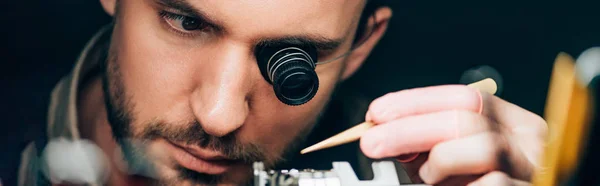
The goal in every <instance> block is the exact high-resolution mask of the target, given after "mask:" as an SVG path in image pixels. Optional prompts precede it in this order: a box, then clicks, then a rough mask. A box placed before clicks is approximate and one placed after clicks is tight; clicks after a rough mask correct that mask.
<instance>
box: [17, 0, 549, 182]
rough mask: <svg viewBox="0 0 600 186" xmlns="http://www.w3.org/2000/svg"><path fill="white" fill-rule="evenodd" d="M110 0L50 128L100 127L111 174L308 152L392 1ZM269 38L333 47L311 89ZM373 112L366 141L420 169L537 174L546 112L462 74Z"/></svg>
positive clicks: (390, 97) (26, 175) (201, 178)
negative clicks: (260, 55)
mask: <svg viewBox="0 0 600 186" xmlns="http://www.w3.org/2000/svg"><path fill="white" fill-rule="evenodd" d="M100 2H101V4H102V6H103V8H104V10H105V11H106V12H107V13H108V14H110V15H111V16H113V17H114V22H113V24H112V25H110V27H108V28H105V29H104V30H103V31H101V32H100V33H99V34H98V35H97V36H96V37H94V38H93V39H92V41H91V42H90V43H89V45H88V46H87V47H86V49H85V50H84V52H83V54H82V56H81V57H80V60H79V61H78V62H77V64H76V66H75V68H74V70H73V72H72V74H71V75H70V76H67V77H66V78H65V79H63V80H62V81H61V82H60V83H59V84H58V85H57V87H56V88H55V90H54V92H53V95H52V103H51V107H50V113H49V126H48V135H49V136H48V137H49V138H50V139H53V138H59V137H66V138H67V139H70V140H71V139H72V140H76V139H88V140H91V141H93V142H94V143H95V144H96V145H97V146H98V147H99V148H100V149H101V150H102V151H103V153H104V154H105V155H106V157H107V158H108V160H107V162H108V163H107V164H108V167H109V168H108V169H109V170H110V175H109V176H108V178H107V181H106V182H107V183H106V184H107V185H135V184H142V185H147V184H151V183H159V184H164V185H240V184H244V183H247V181H248V180H249V179H250V178H251V171H250V170H251V169H250V168H251V167H250V166H251V162H253V161H263V162H265V163H266V165H269V166H275V165H279V164H281V163H282V162H294V161H298V160H299V159H300V160H301V157H297V156H294V154H297V153H298V147H301V146H304V145H306V144H299V143H301V142H302V141H304V139H307V136H308V135H309V134H311V132H312V134H314V133H316V132H322V131H323V130H317V129H315V128H316V127H325V128H327V127H328V126H327V125H331V123H327V122H323V121H324V118H326V117H325V116H328V115H325V114H324V113H326V112H325V110H326V108H331V107H332V104H330V102H331V101H332V100H336V96H337V95H338V93H339V94H341V92H339V91H336V86H337V85H338V84H339V83H340V82H342V81H343V80H345V79H347V78H349V77H350V76H352V74H353V73H354V72H356V71H357V70H358V69H359V67H360V66H361V64H362V63H363V62H364V60H365V59H366V57H367V56H368V54H369V53H370V51H371V50H372V49H373V47H374V46H375V45H376V43H377V42H378V41H379V39H381V37H382V36H383V35H384V32H385V30H386V28H387V24H388V21H389V19H390V18H391V15H392V11H391V9H390V8H388V7H378V8H377V9H375V10H373V11H363V9H365V6H366V4H367V2H366V1H348V0H335V1H319V0H303V1H296V0H278V1H217V0H144V1H134V0H101V1H100ZM361 15H362V16H361ZM361 17H368V19H360V18H361ZM361 20H362V21H363V22H361V23H360V24H359V22H360V21H361ZM359 25H360V26H359ZM364 30H367V31H364ZM357 31H358V32H357ZM363 31H364V32H363ZM356 41H362V42H356ZM265 42H267V43H276V44H278V45H288V44H289V45H293V44H306V45H311V46H316V47H317V49H318V54H319V55H318V56H319V57H318V61H328V60H330V59H335V61H333V62H330V63H327V64H322V65H317V67H316V73H317V74H318V77H319V89H318V92H317V94H316V95H315V96H314V98H313V99H312V100H310V101H309V102H307V103H305V104H302V105H300V106H289V105H286V104H284V103H282V102H281V101H280V100H278V98H277V96H276V95H275V94H274V93H273V87H272V85H271V84H270V83H269V82H267V81H265V79H264V78H263V76H261V73H260V69H259V67H258V65H257V62H256V56H255V50H256V48H257V46H258V45H259V44H260V43H265ZM348 51H350V53H348V54H347V55H344V54H346V53H347V52H348ZM338 56H343V57H341V58H338V59H336V57H338ZM334 92H336V94H334ZM327 113H329V112H327ZM322 116H323V117H322ZM344 116H348V115H344ZM353 116H356V115H353ZM359 116H365V115H364V113H362V114H360V115H359ZM328 117H329V116H328ZM361 120H367V121H372V122H374V123H376V124H377V126H375V127H374V128H372V129H370V130H369V131H368V132H367V133H366V134H365V135H364V136H362V138H361V141H360V151H362V152H363V153H364V154H365V155H366V156H368V157H370V158H374V159H380V158H396V159H398V160H399V161H400V162H402V163H403V166H404V168H405V169H406V171H407V173H408V175H409V176H410V177H411V179H412V181H413V182H424V183H428V184H448V185H465V184H472V185H478V184H481V185H490V184H492V185H493V184H497V185H505V184H526V181H528V180H529V179H530V178H531V175H532V171H533V170H534V169H535V168H536V165H537V163H538V159H539V156H540V153H541V150H542V146H543V140H544V136H545V134H546V130H547V129H546V124H545V122H544V121H543V119H541V118H540V117H539V116H536V115H535V114H533V113H531V112H528V111H526V110H524V109H522V108H519V107H517V106H515V105H513V104H510V103H508V102H505V101H503V100H501V99H499V98H497V97H494V96H493V95H488V94H485V93H481V92H479V91H477V90H474V89H471V88H468V87H466V86H462V85H445V86H435V87H427V88H419V89H413V90H404V91H399V92H395V93H390V94H387V95H385V96H383V97H380V98H378V99H376V100H375V101H373V102H372V103H370V105H369V107H368V111H367V112H366V116H365V117H361ZM352 124H356V123H352ZM329 127H331V126H329ZM332 134H333V133H332ZM332 134H329V135H332ZM310 139H311V138H310V137H308V139H307V140H310ZM37 148H39V147H37ZM35 151H42V149H41V148H40V149H39V150H36V149H35V148H34V147H33V146H30V147H28V149H27V150H26V151H25V152H24V158H23V164H24V165H23V166H22V168H21V170H20V172H21V175H20V177H21V180H20V182H21V183H23V184H26V182H27V181H28V180H32V179H35V178H36V177H35V176H36V174H39V173H37V172H39V171H35V170H33V171H32V169H35V168H31V167H35V166H34V165H35V163H31V162H32V161H28V160H29V159H35V157H37V156H36V155H35V154H36V153H39V152H35ZM338 155H340V156H341V154H338ZM284 160H285V161H284ZM140 162H141V163H140ZM74 163H76V162H74ZM138 166H147V167H145V168H144V169H147V170H152V171H150V172H151V173H145V172H143V171H142V172H136V171H134V169H136V168H137V167H138ZM123 167H124V168H123ZM47 174H48V173H47ZM49 174H50V175H51V174H56V173H49ZM50 177H51V176H50Z"/></svg>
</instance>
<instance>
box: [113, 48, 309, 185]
mask: <svg viewBox="0 0 600 186" xmlns="http://www.w3.org/2000/svg"><path fill="white" fill-rule="evenodd" d="M117 57H118V55H117V52H116V51H113V50H112V47H111V49H110V50H109V52H108V57H107V59H106V60H104V64H103V65H102V66H103V74H102V89H103V91H104V96H105V99H104V100H105V107H106V111H107V119H108V122H109V124H110V127H111V130H112V135H113V138H114V139H115V141H116V142H117V144H118V145H119V146H120V150H121V154H122V158H123V160H124V162H125V163H126V165H127V171H128V173H129V174H131V175H137V176H143V177H147V178H152V179H154V180H155V183H156V184H157V185H179V183H180V182H189V183H192V184H194V185H195V184H198V185H206V184H208V185H216V184H218V183H231V180H235V179H232V178H230V177H228V176H227V175H211V174H205V173H199V172H195V171H192V170H189V169H186V168H184V167H182V166H181V165H177V164H176V165H175V167H173V170H174V171H175V172H176V175H177V176H175V177H168V178H166V177H163V176H161V175H159V172H160V170H157V166H155V165H154V164H155V163H154V162H155V161H153V158H152V157H150V155H148V154H149V153H148V149H147V148H146V147H147V146H148V144H149V143H150V142H152V141H155V140H157V139H165V140H168V141H171V142H176V143H180V144H188V145H194V146H198V147H202V148H205V149H210V150H213V151H217V152H220V153H222V154H223V155H224V156H225V157H227V158H228V159H234V160H236V161H240V162H242V163H243V164H244V165H248V167H249V166H250V165H252V163H253V162H258V161H260V162H263V163H264V165H265V166H266V167H267V168H270V167H274V166H275V165H276V164H278V163H281V162H283V161H285V158H284V157H293V154H296V153H295V152H298V150H299V149H298V148H299V147H301V145H302V144H303V143H304V139H305V138H306V136H308V134H309V132H310V131H311V130H312V127H306V128H305V129H303V131H301V132H300V133H299V134H300V135H298V136H296V137H295V139H294V140H292V141H293V142H292V144H288V145H287V149H285V150H284V151H283V152H282V153H281V154H278V155H270V154H269V153H267V151H266V150H267V148H265V147H263V146H261V145H260V144H252V143H243V142H241V141H239V140H238V139H237V138H236V136H235V135H234V134H229V135H226V136H222V137H216V136H211V135H209V134H207V133H206V132H205V131H204V130H203V129H202V127H201V125H200V124H199V123H198V121H196V120H195V119H192V120H190V121H187V122H185V123H167V122H164V121H161V120H159V119H153V120H149V122H145V123H143V124H142V125H140V126H143V128H141V129H140V130H133V128H132V123H134V122H135V121H136V118H135V116H134V114H133V113H134V112H133V110H134V108H135V103H133V102H132V101H131V100H132V99H131V98H132V95H131V94H128V93H127V91H126V89H125V86H124V84H123V81H122V78H121V71H120V69H119V65H118V60H117ZM319 118H320V117H319ZM317 120H319V119H318V118H317ZM310 126H313V127H314V125H310ZM133 131H142V132H140V133H134V132H133ZM247 175H248V176H251V175H252V172H250V171H248V174H247ZM237 181H238V182H239V181H240V180H237ZM244 181H251V180H244ZM250 183H251V182H244V183H235V184H236V185H239V184H246V185H250Z"/></svg>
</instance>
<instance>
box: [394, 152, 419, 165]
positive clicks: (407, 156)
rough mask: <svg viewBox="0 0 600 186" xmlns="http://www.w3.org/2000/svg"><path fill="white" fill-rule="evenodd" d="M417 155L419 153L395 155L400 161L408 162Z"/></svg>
mask: <svg viewBox="0 0 600 186" xmlns="http://www.w3.org/2000/svg"><path fill="white" fill-rule="evenodd" d="M418 157H419V153H410V154H404V155H400V156H397V157H396V160H398V161H399V162H400V163H408V162H411V161H413V160H415V159H417V158H418Z"/></svg>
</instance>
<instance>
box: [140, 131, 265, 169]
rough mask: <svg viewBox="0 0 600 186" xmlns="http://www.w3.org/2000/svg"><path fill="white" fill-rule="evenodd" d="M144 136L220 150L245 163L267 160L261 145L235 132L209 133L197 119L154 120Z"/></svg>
mask: <svg viewBox="0 0 600 186" xmlns="http://www.w3.org/2000/svg"><path fill="white" fill-rule="evenodd" d="M172 126H185V127H172ZM142 138H143V139H147V140H154V139H158V138H164V139H166V140H169V141H171V142H175V143H181V144H186V145H193V146H199V147H201V148H205V149H210V150H213V151H217V152H220V153H222V154H223V155H224V156H225V157H226V158H228V159H232V160H238V161H242V162H244V163H253V162H256V161H265V160H267V157H266V153H265V149H264V148H262V147H261V146H260V145H257V144H253V143H242V142H240V141H239V140H237V138H236V137H235V134H234V133H230V134H228V135H225V136H222V137H217V136H212V135H210V134H207V133H206V132H205V131H204V129H202V126H201V125H200V123H198V122H197V121H192V122H189V123H187V124H185V125H180V124H177V125H174V124H167V123H165V122H153V123H150V125H149V126H148V127H146V128H145V129H144V130H143V132H142Z"/></svg>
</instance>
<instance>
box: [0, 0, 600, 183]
mask: <svg viewBox="0 0 600 186" xmlns="http://www.w3.org/2000/svg"><path fill="white" fill-rule="evenodd" d="M388 2H389V4H390V5H391V6H392V8H393V10H394V17H393V19H392V22H391V25H390V28H389V29H388V32H387V34H386V36H385V37H384V39H383V40H382V41H381V44H380V45H379V46H377V47H376V49H375V51H374V52H373V53H372V55H371V57H370V58H369V59H368V61H367V62H366V64H365V65H364V66H363V68H362V69H361V70H360V71H359V72H358V73H357V75H356V76H354V77H353V78H351V79H350V80H349V83H350V84H351V85H352V86H353V87H355V88H357V89H360V92H361V93H363V94H365V95H367V96H369V97H370V98H375V97H378V96H381V95H383V94H385V93H387V92H391V91H397V90H401V89H406V88H413V87H420V86H428V85H437V84H450V83H458V81H459V79H460V77H461V75H462V73H463V72H464V71H465V70H467V69H469V68H472V67H475V66H479V65H489V66H492V67H494V68H495V69H496V70H497V71H498V72H500V74H501V75H502V77H503V79H504V83H503V92H502V94H501V95H499V96H500V97H502V98H503V99H505V100H508V101H510V102H513V103H515V104H517V105H519V106H521V107H523V108H525V109H528V110H531V111H533V112H535V113H537V114H540V115H542V114H543V108H544V104H545V99H546V94H547V92H546V91H547V86H548V81H549V76H550V72H551V69H552V62H553V61H554V58H555V57H556V55H557V54H558V53H559V52H560V51H565V52H567V53H569V54H571V55H573V56H574V57H576V56H578V55H579V54H580V53H581V52H582V51H583V50H585V49H587V48H589V47H592V46H600V11H599V10H600V3H599V2H600V1H597V0H596V1H591V0H590V1H541V0H534V1H521V2H512V1H478V2H467V1H462V2H456V1H419V0H412V1H411V0H397V1H388ZM0 8H1V9H2V11H0V14H1V20H2V21H1V26H0V28H1V29H0V38H1V39H0V41H1V43H2V45H1V50H0V51H1V53H0V54H2V55H1V57H0V61H1V62H2V63H1V66H0V74H1V78H0V83H1V84H0V87H1V88H0V90H1V91H0V92H1V93H0V113H2V115H1V116H2V117H1V120H0V133H1V134H0V150H1V152H0V165H1V167H0V178H1V179H2V181H3V182H4V184H7V183H8V184H9V185H12V184H14V183H15V182H14V181H15V180H16V172H17V167H18V164H19V161H20V159H19V155H20V151H21V150H22V148H23V147H24V146H25V145H26V144H27V142H28V141H30V140H33V139H35V138H37V137H38V136H41V135H42V134H43V133H44V132H45V128H43V125H44V124H45V122H46V108H47V106H48V97H49V93H50V91H51V89H52V88H53V87H54V85H55V83H56V82H57V81H58V80H59V79H60V78H61V77H62V76H63V75H65V74H67V73H68V72H69V71H70V70H71V68H72V65H73V63H74V61H75V59H76V58H77V56H78V54H79V52H80V51H81V50H82V48H83V46H84V44H85V42H87V40H88V39H90V37H91V36H92V34H93V33H94V32H96V31H97V29H98V28H100V27H101V26H102V25H105V24H107V23H108V22H109V21H110V17H108V16H107V15H105V14H104V12H103V10H102V8H101V6H100V4H99V1H98V0H88V1H84V0H52V1H42V0H36V1H33V0H31V1H11V0H5V1H2V2H0ZM11 183H12V184H11Z"/></svg>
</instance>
